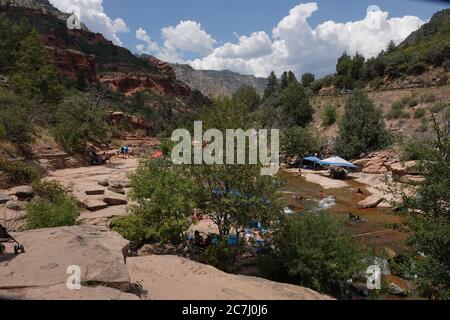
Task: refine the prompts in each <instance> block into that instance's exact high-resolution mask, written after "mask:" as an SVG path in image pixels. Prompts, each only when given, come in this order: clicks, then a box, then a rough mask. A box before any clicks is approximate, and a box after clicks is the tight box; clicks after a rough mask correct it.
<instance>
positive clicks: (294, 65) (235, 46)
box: [189, 2, 424, 76]
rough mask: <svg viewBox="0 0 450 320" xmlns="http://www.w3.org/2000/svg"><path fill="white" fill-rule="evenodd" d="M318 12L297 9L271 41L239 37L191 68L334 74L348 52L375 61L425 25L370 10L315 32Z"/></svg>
mask: <svg viewBox="0 0 450 320" xmlns="http://www.w3.org/2000/svg"><path fill="white" fill-rule="evenodd" d="M318 9H319V7H318V5H317V3H315V2H310V3H303V4H299V5H298V6H296V7H294V8H293V9H291V10H290V12H289V15H287V16H286V17H284V18H283V19H282V20H281V21H280V22H279V23H278V25H277V26H276V27H275V28H274V29H273V30H272V40H271V39H270V38H269V37H268V36H267V34H266V33H264V32H258V33H253V34H252V35H251V36H250V37H240V38H239V43H226V44H224V45H223V46H221V47H219V48H216V49H215V50H214V51H213V52H212V53H211V54H209V55H208V56H206V57H204V58H202V59H196V60H193V61H189V63H190V64H191V65H192V66H193V67H194V68H197V69H218V70H222V69H229V70H233V71H238V72H241V73H249V74H256V75H258V76H267V75H268V74H269V72H270V71H271V70H275V71H276V72H277V73H281V72H282V71H284V70H287V69H291V70H293V71H294V72H296V73H297V74H301V73H304V72H314V73H316V74H318V75H325V74H327V73H332V72H334V68H335V64H336V60H337V58H338V57H339V56H340V55H341V54H342V52H343V51H344V50H346V51H347V52H348V53H349V54H355V53H356V52H360V53H361V54H363V55H364V56H365V57H366V58H370V57H373V56H375V55H377V54H378V53H379V52H380V51H381V50H383V49H385V48H386V47H387V45H388V43H389V41H391V40H393V41H394V42H395V43H399V42H401V41H403V40H404V39H405V38H406V37H407V36H408V35H409V34H410V33H411V32H413V31H415V30H416V29H417V28H418V27H419V26H421V25H422V24H423V23H424V21H422V20H421V19H419V18H418V17H414V16H405V17H402V18H389V17H388V16H389V14H388V12H383V11H381V10H380V8H378V7H377V6H370V7H369V8H368V10H367V14H366V17H365V18H364V19H363V20H359V21H353V22H347V23H336V22H334V21H327V22H324V23H322V24H320V25H318V26H317V27H316V28H315V29H313V28H312V27H311V26H310V24H309V23H308V18H310V17H311V16H312V14H313V13H314V12H316V11H317V10H318Z"/></svg>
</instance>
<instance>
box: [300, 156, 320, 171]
mask: <svg viewBox="0 0 450 320" xmlns="http://www.w3.org/2000/svg"><path fill="white" fill-rule="evenodd" d="M304 161H309V162H312V163H314V170H316V165H317V164H320V162H321V161H322V160H321V159H319V158H317V157H305V158H303V160H302V163H301V164H300V167H302V166H303V162H304Z"/></svg>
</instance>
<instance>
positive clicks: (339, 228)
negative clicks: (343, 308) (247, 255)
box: [261, 213, 362, 297]
mask: <svg viewBox="0 0 450 320" xmlns="http://www.w3.org/2000/svg"><path fill="white" fill-rule="evenodd" d="M344 230H345V229H344V226H343V223H341V222H339V221H337V220H335V218H333V217H331V216H330V215H328V214H326V213H320V214H319V215H306V216H305V217H295V218H294V217H293V218H288V219H287V220H286V221H284V222H283V223H282V225H281V227H280V229H279V230H278V231H277V232H276V233H275V235H274V238H273V240H272V241H273V245H274V248H275V249H274V250H273V251H272V252H271V253H269V255H268V256H265V257H264V258H263V259H264V260H265V259H267V261H265V262H266V263H264V264H262V265H261V266H262V271H263V273H265V274H267V275H268V276H269V277H270V278H272V279H274V280H276V281H281V282H288V283H292V284H295V285H299V286H304V287H307V288H311V289H313V290H316V291H319V292H322V293H326V294H331V295H333V296H336V297H342V296H344V294H345V291H346V288H347V286H348V283H347V281H348V279H351V278H352V276H353V275H354V273H356V272H358V271H359V270H362V268H360V261H361V258H362V254H361V251H360V250H359V249H358V247H357V243H356V241H355V240H354V238H352V235H351V234H350V233H348V232H346V231H344ZM269 261H270V263H269Z"/></svg>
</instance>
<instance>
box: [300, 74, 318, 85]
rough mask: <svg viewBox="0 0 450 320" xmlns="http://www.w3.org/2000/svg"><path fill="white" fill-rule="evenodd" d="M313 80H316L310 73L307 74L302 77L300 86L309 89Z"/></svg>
mask: <svg viewBox="0 0 450 320" xmlns="http://www.w3.org/2000/svg"><path fill="white" fill-rule="evenodd" d="M314 80H316V77H315V76H314V75H313V74H312V73H309V72H307V73H305V74H304V75H302V85H303V86H304V87H305V88H309V87H310V86H311V84H312V83H313V82H314Z"/></svg>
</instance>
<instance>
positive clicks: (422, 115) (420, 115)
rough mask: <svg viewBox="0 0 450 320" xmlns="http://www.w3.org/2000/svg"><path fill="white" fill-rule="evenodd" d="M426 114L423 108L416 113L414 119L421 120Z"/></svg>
mask: <svg viewBox="0 0 450 320" xmlns="http://www.w3.org/2000/svg"><path fill="white" fill-rule="evenodd" d="M425 114H426V110H425V109H422V108H419V109H416V111H415V112H414V118H415V119H421V118H423V117H424V116H425Z"/></svg>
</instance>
